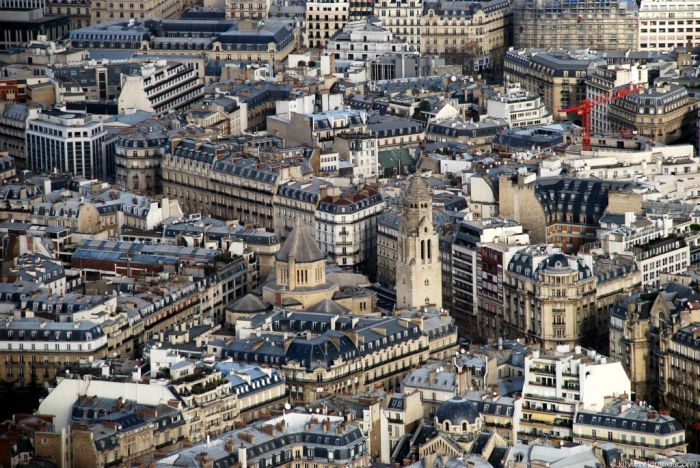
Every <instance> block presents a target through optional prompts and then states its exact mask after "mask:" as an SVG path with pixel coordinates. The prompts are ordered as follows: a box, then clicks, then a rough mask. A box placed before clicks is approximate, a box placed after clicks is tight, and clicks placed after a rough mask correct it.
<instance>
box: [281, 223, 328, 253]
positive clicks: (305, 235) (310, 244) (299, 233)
mask: <svg viewBox="0 0 700 468" xmlns="http://www.w3.org/2000/svg"><path fill="white" fill-rule="evenodd" d="M290 257H294V261H295V262H297V263H312V262H318V261H319V260H323V259H324V258H325V257H326V256H325V255H324V253H323V252H321V249H319V248H318V244H317V243H316V240H315V239H314V238H313V235H312V234H311V232H310V231H309V229H308V227H307V226H306V225H303V224H301V223H297V225H296V226H295V227H294V229H293V230H292V232H291V233H290V234H289V237H288V238H287V240H286V241H284V244H283V245H282V248H281V249H280V250H279V252H277V255H276V256H275V258H277V260H278V261H281V262H287V261H289V258H290Z"/></svg>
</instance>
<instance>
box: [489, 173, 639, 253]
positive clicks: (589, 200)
mask: <svg viewBox="0 0 700 468" xmlns="http://www.w3.org/2000/svg"><path fill="white" fill-rule="evenodd" d="M498 183H499V200H500V206H499V208H500V215H501V216H503V217H505V218H509V219H513V220H515V221H518V222H520V223H521V224H522V225H523V227H525V228H526V229H528V230H529V232H530V239H531V240H532V242H533V243H548V244H552V245H554V246H555V247H558V248H561V250H562V251H563V252H564V253H567V254H571V253H576V252H578V251H579V250H580V249H581V247H583V245H584V244H587V243H591V242H595V241H596V232H597V229H598V227H599V220H600V219H601V217H602V216H603V215H604V214H605V212H606V210H608V211H611V212H620V213H622V212H628V211H629V212H631V211H636V212H638V211H640V210H641V203H642V199H643V196H642V195H641V194H640V193H635V190H634V189H635V188H637V184H636V182H633V181H629V182H626V181H615V180H598V179H577V178H568V177H541V178H539V179H538V178H536V176H535V175H534V174H529V175H517V176H514V177H512V178H509V177H501V178H499V180H498ZM563 193H566V197H565V199H563V198H561V194H563Z"/></svg>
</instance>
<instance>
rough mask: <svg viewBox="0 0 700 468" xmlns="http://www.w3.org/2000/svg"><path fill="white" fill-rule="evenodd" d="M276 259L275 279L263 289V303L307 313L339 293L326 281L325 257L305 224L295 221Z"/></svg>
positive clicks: (335, 286) (332, 284)
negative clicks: (284, 306) (288, 307)
mask: <svg viewBox="0 0 700 468" xmlns="http://www.w3.org/2000/svg"><path fill="white" fill-rule="evenodd" d="M275 259H276V262H275V279H274V281H273V282H269V283H267V284H266V285H265V286H263V300H265V301H266V302H268V303H270V304H275V305H278V306H280V305H286V306H290V307H292V308H295V307H300V308H301V309H303V310H308V309H309V308H310V307H313V306H314V305H316V304H318V303H319V302H322V301H325V300H329V299H332V298H333V294H335V293H336V292H337V291H338V285H337V284H336V283H333V282H330V281H327V280H326V256H325V254H324V253H323V252H321V250H320V249H319V248H318V244H317V243H316V241H315V240H314V236H313V234H312V232H311V230H310V229H309V228H308V227H307V226H306V225H303V224H301V223H300V222H297V225H296V227H295V228H294V229H293V230H292V232H291V233H290V234H289V237H288V238H287V240H286V241H285V242H284V244H283V245H282V248H281V249H280V251H279V252H277V254H276V256H275Z"/></svg>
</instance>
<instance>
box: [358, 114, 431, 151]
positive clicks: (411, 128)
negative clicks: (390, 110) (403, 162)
mask: <svg viewBox="0 0 700 468" xmlns="http://www.w3.org/2000/svg"><path fill="white" fill-rule="evenodd" d="M367 128H368V130H369V133H370V134H371V135H372V136H374V137H376V138H377V146H378V150H379V151H387V150H391V149H399V148H406V147H409V148H410V147H416V146H418V145H419V144H420V142H421V141H423V138H424V137H425V123H424V122H422V121H419V120H409V119H402V118H400V117H395V116H392V115H381V114H372V115H370V116H369V117H368V118H367Z"/></svg>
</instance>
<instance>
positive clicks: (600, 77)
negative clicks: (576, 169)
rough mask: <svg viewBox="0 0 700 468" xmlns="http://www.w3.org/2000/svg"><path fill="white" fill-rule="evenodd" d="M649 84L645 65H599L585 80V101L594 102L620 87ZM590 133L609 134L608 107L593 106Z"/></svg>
mask: <svg viewBox="0 0 700 468" xmlns="http://www.w3.org/2000/svg"><path fill="white" fill-rule="evenodd" d="M648 82H649V73H648V70H647V67H646V66H645V65H639V66H638V65H630V64H620V65H601V66H597V67H595V68H594V69H593V71H592V73H591V76H590V78H588V79H587V80H586V99H588V100H596V99H599V98H601V97H603V96H608V95H610V94H611V93H612V92H613V91H616V90H618V89H620V88H622V87H628V86H629V85H635V84H644V85H646V84H647V83H648ZM591 133H600V134H608V133H611V130H610V122H609V121H608V106H595V107H593V109H592V111H591Z"/></svg>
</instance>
